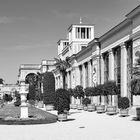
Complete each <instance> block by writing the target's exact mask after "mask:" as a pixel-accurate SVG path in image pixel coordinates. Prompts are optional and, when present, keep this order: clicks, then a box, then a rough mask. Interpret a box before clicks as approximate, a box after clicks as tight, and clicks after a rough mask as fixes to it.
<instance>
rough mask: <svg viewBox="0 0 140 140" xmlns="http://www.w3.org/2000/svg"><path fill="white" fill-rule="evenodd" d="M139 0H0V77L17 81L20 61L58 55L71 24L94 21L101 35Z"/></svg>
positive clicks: (31, 60) (97, 34)
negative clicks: (59, 44) (62, 40)
mask: <svg viewBox="0 0 140 140" xmlns="http://www.w3.org/2000/svg"><path fill="white" fill-rule="evenodd" d="M139 4H140V2H139V0H0V78H3V79H4V80H5V83H13V84H14V83H16V81H17V77H18V72H19V67H20V65H21V64H40V63H41V60H42V59H53V58H54V57H57V42H58V40H59V39H64V38H66V36H67V33H68V32H67V29H68V27H69V26H70V25H71V24H79V22H80V17H82V22H83V23H85V24H86V23H88V24H94V25H95V37H100V36H101V35H103V34H104V33H105V32H107V31H108V30H110V29H111V28H112V27H114V26H115V25H117V24H118V23H120V22H121V21H122V20H124V19H125V15H126V14H127V13H129V12H130V11H131V10H133V9H134V8H135V7H136V6H138V5H139Z"/></svg>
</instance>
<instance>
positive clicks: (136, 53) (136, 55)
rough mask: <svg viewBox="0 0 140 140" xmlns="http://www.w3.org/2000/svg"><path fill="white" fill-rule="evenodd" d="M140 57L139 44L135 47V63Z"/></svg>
mask: <svg viewBox="0 0 140 140" xmlns="http://www.w3.org/2000/svg"><path fill="white" fill-rule="evenodd" d="M138 57H140V46H137V47H135V48H134V49H133V64H135V63H136V59H137V58H138Z"/></svg>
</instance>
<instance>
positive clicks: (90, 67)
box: [88, 61, 92, 87]
mask: <svg viewBox="0 0 140 140" xmlns="http://www.w3.org/2000/svg"><path fill="white" fill-rule="evenodd" d="M88 75H89V76H88V84H89V87H91V86H92V66H91V61H89V62H88Z"/></svg>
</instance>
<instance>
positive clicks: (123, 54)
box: [121, 44, 127, 97]
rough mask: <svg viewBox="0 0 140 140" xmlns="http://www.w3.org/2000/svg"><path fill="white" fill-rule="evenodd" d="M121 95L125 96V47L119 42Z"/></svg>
mask: <svg viewBox="0 0 140 140" xmlns="http://www.w3.org/2000/svg"><path fill="white" fill-rule="evenodd" d="M121 96H122V97H127V49H126V46H125V44H121Z"/></svg>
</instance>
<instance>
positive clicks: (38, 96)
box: [35, 92, 44, 108]
mask: <svg viewBox="0 0 140 140" xmlns="http://www.w3.org/2000/svg"><path fill="white" fill-rule="evenodd" d="M35 99H36V101H37V106H38V107H39V108H43V105H44V104H43V94H42V93H41V92H37V93H36V96H35Z"/></svg>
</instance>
